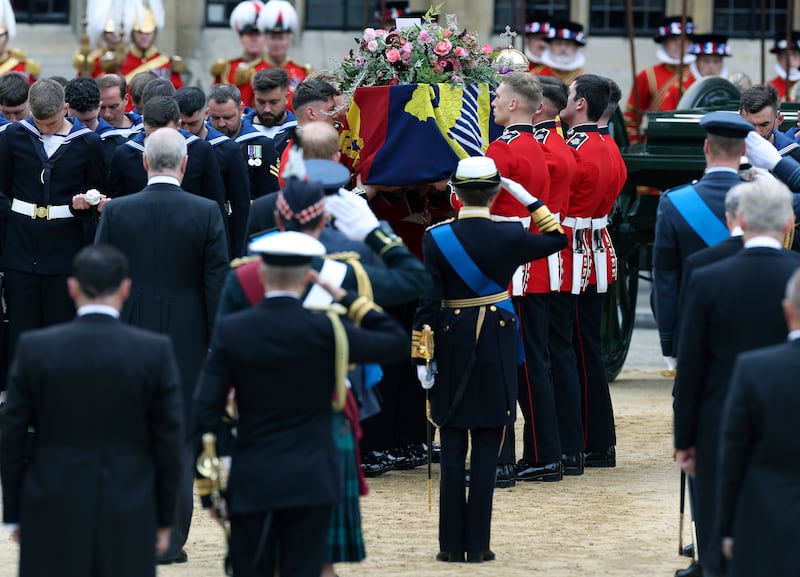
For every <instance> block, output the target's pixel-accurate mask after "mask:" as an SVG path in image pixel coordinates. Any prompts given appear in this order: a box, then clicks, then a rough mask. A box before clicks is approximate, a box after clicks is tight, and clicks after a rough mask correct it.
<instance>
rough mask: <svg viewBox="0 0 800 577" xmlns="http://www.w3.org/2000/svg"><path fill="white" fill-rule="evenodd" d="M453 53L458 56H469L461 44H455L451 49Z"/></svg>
mask: <svg viewBox="0 0 800 577" xmlns="http://www.w3.org/2000/svg"><path fill="white" fill-rule="evenodd" d="M453 54H455V55H456V56H458V57H459V58H464V57H466V56H469V51H468V50H467V49H466V48H464V47H463V46H456V48H455V50H453Z"/></svg>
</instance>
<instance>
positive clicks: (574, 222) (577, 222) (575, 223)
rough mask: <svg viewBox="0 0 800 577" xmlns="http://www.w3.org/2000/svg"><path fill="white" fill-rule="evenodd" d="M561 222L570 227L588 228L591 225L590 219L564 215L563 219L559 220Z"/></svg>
mask: <svg viewBox="0 0 800 577" xmlns="http://www.w3.org/2000/svg"><path fill="white" fill-rule="evenodd" d="M561 224H563V225H564V226H567V227H569V228H572V229H584V228H589V227H590V226H591V225H592V219H591V218H577V217H574V216H566V217H564V220H562V221H561Z"/></svg>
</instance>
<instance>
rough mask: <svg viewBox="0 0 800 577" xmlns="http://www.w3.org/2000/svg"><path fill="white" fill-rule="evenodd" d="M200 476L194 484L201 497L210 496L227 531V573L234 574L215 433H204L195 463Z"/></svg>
mask: <svg viewBox="0 0 800 577" xmlns="http://www.w3.org/2000/svg"><path fill="white" fill-rule="evenodd" d="M195 468H196V469H197V472H198V473H199V474H200V478H195V480H194V486H195V488H196V489H197V493H198V495H200V497H201V498H202V497H209V498H210V499H211V505H212V508H213V510H214V517H215V518H216V520H217V522H218V523H219V524H220V526H221V527H222V530H223V531H224V533H225V543H226V544H227V546H228V552H227V553H226V554H225V575H233V566H232V565H231V561H230V542H231V532H230V529H229V527H228V523H227V519H226V516H227V515H225V512H224V511H223V490H222V467H221V466H220V460H219V457H218V456H217V436H216V435H215V434H214V433H206V434H204V435H203V452H202V453H200V456H199V457H198V458H197V463H196V464H195Z"/></svg>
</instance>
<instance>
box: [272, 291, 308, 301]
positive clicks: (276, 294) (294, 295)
mask: <svg viewBox="0 0 800 577" xmlns="http://www.w3.org/2000/svg"><path fill="white" fill-rule="evenodd" d="M265 296H266V298H268V299H274V298H277V297H292V298H293V299H298V300H299V299H300V295H298V294H297V293H296V292H292V291H267V294H266V295H265Z"/></svg>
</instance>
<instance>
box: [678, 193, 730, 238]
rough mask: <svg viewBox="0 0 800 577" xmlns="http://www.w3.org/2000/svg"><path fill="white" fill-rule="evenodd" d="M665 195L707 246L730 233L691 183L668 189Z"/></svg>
mask: <svg viewBox="0 0 800 577" xmlns="http://www.w3.org/2000/svg"><path fill="white" fill-rule="evenodd" d="M667 196H669V199H670V200H671V201H672V205H673V206H674V207H675V209H676V210H677V211H678V212H679V213H680V215H681V216H682V217H683V219H684V220H685V221H686V223H687V224H688V225H689V226H690V227H691V229H692V230H693V231H694V232H696V233H697V235H698V236H699V237H700V238H701V239H703V242H705V243H706V244H707V245H708V246H713V245H715V244H717V243H719V242H722V241H723V240H725V239H726V238H728V237H729V236H730V235H731V233H730V232H729V231H728V228H727V227H726V226H725V225H724V224H723V223H722V222H720V220H719V219H718V218H717V215H715V214H714V213H713V212H712V211H711V209H710V208H708V205H707V204H706V203H705V202H703V199H702V198H700V195H699V194H698V193H697V190H695V188H694V186H692V185H691V184H687V185H686V186H682V187H680V188H678V189H676V190H673V191H670V192H669V193H668V195H667Z"/></svg>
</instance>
